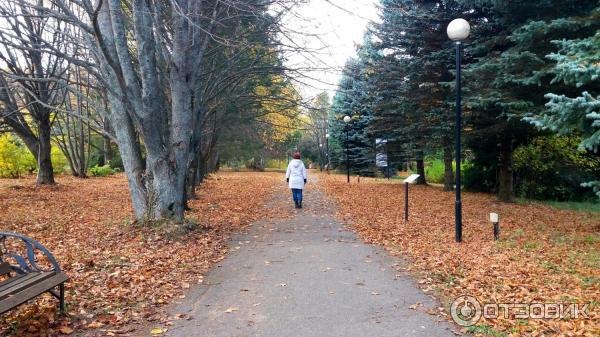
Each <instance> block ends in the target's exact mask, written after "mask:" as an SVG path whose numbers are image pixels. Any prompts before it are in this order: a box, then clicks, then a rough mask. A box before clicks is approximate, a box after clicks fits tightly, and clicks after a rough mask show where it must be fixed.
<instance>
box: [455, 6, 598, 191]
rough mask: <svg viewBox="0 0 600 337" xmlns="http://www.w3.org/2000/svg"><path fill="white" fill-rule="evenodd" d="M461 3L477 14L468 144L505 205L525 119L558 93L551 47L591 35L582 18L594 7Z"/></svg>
mask: <svg viewBox="0 0 600 337" xmlns="http://www.w3.org/2000/svg"><path fill="white" fill-rule="evenodd" d="M461 2H463V3H464V4H467V5H471V6H474V10H473V11H472V14H473V15H476V16H475V17H474V18H473V20H472V24H473V28H474V29H473V34H472V36H474V41H472V42H469V45H470V46H471V47H470V49H469V53H470V55H471V56H472V57H474V58H476V60H477V62H472V63H471V64H470V65H469V66H468V67H467V69H466V71H465V78H466V79H465V83H466V88H465V91H466V95H465V96H466V97H467V98H468V102H467V104H468V108H469V109H468V111H469V112H470V118H469V119H468V122H469V124H470V127H471V128H472V129H473V132H472V133H471V135H470V137H469V141H468V144H469V147H470V148H471V149H472V150H473V151H474V153H475V159H474V162H475V165H476V166H478V167H479V168H481V169H482V170H484V171H486V172H487V179H488V180H490V181H494V180H496V182H495V184H494V185H496V186H497V189H498V197H499V199H501V200H505V201H510V200H512V198H513V196H514V191H513V167H512V166H513V165H512V152H513V149H514V148H515V147H516V146H517V145H518V144H521V143H524V142H527V141H528V140H529V139H531V136H532V135H533V134H534V130H533V129H532V128H531V127H529V126H528V125H527V123H525V122H524V121H522V117H523V116H526V115H528V114H532V113H539V112H540V111H542V109H544V103H545V102H544V94H545V93H546V92H547V91H548V90H549V88H552V87H556V86H561V85H559V83H557V82H552V75H551V69H552V65H551V62H550V60H548V59H546V58H545V56H546V55H547V54H549V53H551V52H552V51H553V50H554V49H555V46H554V45H553V44H552V43H550V41H551V40H556V39H563V38H571V37H573V36H577V35H579V34H582V33H584V32H586V31H589V30H592V29H595V28H593V27H594V26H595V25H596V24H592V23H591V21H590V20H589V19H586V17H588V16H589V13H590V12H591V11H593V9H594V8H595V7H596V6H597V1H577V2H574V1H568V0H545V1H532V2H520V1H519V2H516V1H495V0H479V1H471V0H466V1H461ZM582 18H583V19H582ZM496 172H497V174H496ZM496 175H497V176H498V178H497V179H495V177H496Z"/></svg>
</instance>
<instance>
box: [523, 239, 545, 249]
mask: <svg viewBox="0 0 600 337" xmlns="http://www.w3.org/2000/svg"><path fill="white" fill-rule="evenodd" d="M540 246H541V245H540V243H539V242H535V241H528V242H525V244H524V245H523V249H525V250H536V249H538V248H540Z"/></svg>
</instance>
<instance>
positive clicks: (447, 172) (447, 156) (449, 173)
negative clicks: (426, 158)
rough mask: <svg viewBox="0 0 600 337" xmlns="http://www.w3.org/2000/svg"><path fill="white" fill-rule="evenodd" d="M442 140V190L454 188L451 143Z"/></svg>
mask: <svg viewBox="0 0 600 337" xmlns="http://www.w3.org/2000/svg"><path fill="white" fill-rule="evenodd" d="M449 142H450V140H449V139H445V140H444V191H452V190H454V172H453V169H452V145H451V144H449Z"/></svg>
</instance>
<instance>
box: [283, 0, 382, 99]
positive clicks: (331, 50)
mask: <svg viewBox="0 0 600 337" xmlns="http://www.w3.org/2000/svg"><path fill="white" fill-rule="evenodd" d="M378 5H379V2H378V0H307V3H306V4H303V5H301V6H299V7H296V8H295V10H294V12H293V13H292V14H289V15H288V16H287V17H286V18H285V19H284V21H283V22H284V27H285V29H286V32H287V33H289V34H290V35H289V36H291V37H292V40H293V41H294V42H295V43H296V44H299V45H301V46H302V47H307V48H308V49H310V52H304V53H298V52H290V53H289V54H287V55H285V56H286V65H287V66H288V67H291V68H303V71H302V73H303V74H302V75H304V76H301V75H298V76H294V77H296V78H297V79H298V80H299V81H300V82H303V83H295V84H296V86H297V87H298V89H299V90H300V92H301V94H302V96H303V97H304V98H305V99H307V98H310V97H313V96H316V95H317V94H318V93H320V92H322V91H323V90H327V91H328V92H329V93H330V97H331V96H333V93H334V92H335V89H336V87H337V84H338V81H339V79H340V75H341V73H340V71H341V69H342V68H343V66H344V64H345V63H346V60H347V59H348V58H350V57H353V56H356V48H355V45H356V44H359V43H361V42H362V39H363V34H364V33H365V31H366V27H367V24H368V22H369V20H373V21H376V20H378ZM323 68H326V69H323Z"/></svg>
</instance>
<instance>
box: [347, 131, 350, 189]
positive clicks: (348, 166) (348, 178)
mask: <svg viewBox="0 0 600 337" xmlns="http://www.w3.org/2000/svg"><path fill="white" fill-rule="evenodd" d="M348 152H349V150H348V125H346V173H347V180H348V183H350V159H349V157H348Z"/></svg>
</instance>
